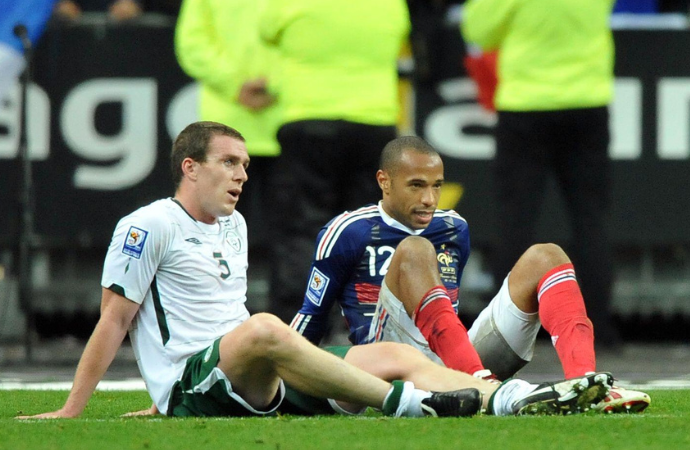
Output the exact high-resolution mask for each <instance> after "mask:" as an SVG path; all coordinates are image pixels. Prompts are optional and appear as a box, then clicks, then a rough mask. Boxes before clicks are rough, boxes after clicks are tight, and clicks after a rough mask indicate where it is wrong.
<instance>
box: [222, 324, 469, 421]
mask: <svg viewBox="0 0 690 450" xmlns="http://www.w3.org/2000/svg"><path fill="white" fill-rule="evenodd" d="M218 368H219V369H221V370H222V372H223V373H224V374H225V375H226V376H227V378H228V380H229V383H231V384H232V386H233V390H234V391H235V392H237V394H238V395H241V396H242V398H244V399H245V400H246V401H247V402H248V403H249V404H250V405H252V406H254V407H259V408H263V407H266V406H268V405H270V404H271V402H272V401H273V399H274V398H275V396H276V393H277V392H278V389H279V387H280V385H281V380H284V381H285V382H286V383H287V384H289V385H290V386H292V387H293V388H294V389H296V390H297V391H300V392H303V393H305V394H307V395H311V396H314V397H320V398H333V399H337V400H341V401H344V402H348V403H351V404H357V405H362V406H371V407H374V408H378V409H381V410H382V411H383V412H384V414H387V415H396V416H410V417H420V416H424V415H427V414H432V415H459V414H461V413H462V409H461V406H462V404H461V402H460V400H461V398H460V396H459V395H458V394H451V395H450V397H451V398H452V399H451V400H452V401H451V402H450V403H449V404H448V403H443V402H441V401H440V400H439V398H438V395H436V394H432V393H430V392H428V391H423V390H419V389H416V388H415V387H414V385H413V383H411V382H404V383H403V382H402V381H399V382H393V383H392V385H391V384H390V383H388V382H386V381H384V380H382V379H380V378H377V377H375V376H373V375H371V374H369V373H367V372H365V371H363V370H361V369H359V368H357V367H355V366H353V365H351V364H348V363H347V362H345V361H343V360H342V359H340V358H338V357H337V356H335V355H332V354H330V353H328V352H325V351H324V350H322V349H320V348H318V347H316V346H314V345H313V344H311V343H310V342H309V341H307V340H306V339H305V338H304V337H303V336H301V335H300V334H299V333H297V332H296V331H294V330H293V329H291V328H290V327H289V326H287V325H285V324H284V323H283V322H281V321H280V320H279V319H278V318H277V317H275V316H272V315H270V314H257V315H255V316H252V317H251V318H250V319H248V320H247V321H245V322H244V323H243V324H242V325H240V326H239V327H237V328H236V329H235V330H233V331H231V332H230V333H228V334H227V335H225V336H224V337H223V338H222V339H221V341H220V360H219V362H218Z"/></svg>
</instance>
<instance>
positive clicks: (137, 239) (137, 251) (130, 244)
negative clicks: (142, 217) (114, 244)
mask: <svg viewBox="0 0 690 450" xmlns="http://www.w3.org/2000/svg"><path fill="white" fill-rule="evenodd" d="M148 235H149V232H148V231H146V230H142V229H141V228H137V227H129V231H128V232H127V236H125V245H124V246H123V247H122V253H124V254H125V255H128V256H132V257H134V258H136V259H141V253H142V252H143V251H144V244H145V243H146V237H147V236H148Z"/></svg>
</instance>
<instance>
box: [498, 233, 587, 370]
mask: <svg viewBox="0 0 690 450" xmlns="http://www.w3.org/2000/svg"><path fill="white" fill-rule="evenodd" d="M508 289H509V293H510V298H511V299H512V301H513V302H514V303H515V305H516V306H517V308H518V309H519V310H520V311H522V312H524V313H527V314H532V313H535V312H537V313H538V314H539V319H540V320H541V323H542V325H543V327H544V329H546V331H547V332H548V333H549V334H550V335H551V339H552V342H553V345H554V347H555V348H556V352H557V353H558V357H559V359H560V361H561V364H562V366H563V372H564V373H565V376H566V378H570V377H576V376H582V375H584V374H585V373H587V372H592V371H594V370H595V366H596V358H595V355H594V330H593V327H592V323H591V322H590V320H589V318H588V317H587V311H586V309H585V303H584V299H583V298H582V293H581V292H580V287H579V285H578V283H577V279H576V278H575V270H574V268H573V265H572V263H571V262H570V259H569V258H568V256H567V255H566V254H565V252H564V251H563V249H561V248H560V247H559V246H557V245H555V244H537V245H533V246H531V247H530V248H529V249H528V250H527V251H526V252H525V253H524V254H523V255H522V256H521V257H520V259H519V260H518V261H517V263H516V264H515V266H514V267H513V270H512V271H511V272H510V275H509V276H508Z"/></svg>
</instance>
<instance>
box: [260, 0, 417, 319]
mask: <svg viewBox="0 0 690 450" xmlns="http://www.w3.org/2000/svg"><path fill="white" fill-rule="evenodd" d="M409 30H410V19H409V12H408V10H407V5H406V2H405V0H376V1H371V0H347V1H345V0H328V1H324V0H265V9H264V11H263V13H262V14H261V17H260V19H259V31H260V35H261V37H262V38H263V40H264V41H265V42H266V43H267V44H268V45H271V46H273V48H275V49H276V50H277V51H278V52H279V57H280V66H281V74H280V78H279V80H278V82H277V86H278V88H277V89H278V95H279V97H280V101H281V104H282V107H283V123H282V125H281V127H280V129H279V131H278V141H279V142H280V146H281V156H280V157H279V161H278V166H279V167H280V171H279V174H278V175H277V176H276V177H275V178H274V179H273V182H274V183H275V184H274V188H273V190H274V191H275V192H276V193H278V194H279V196H280V198H279V200H278V201H277V202H276V203H275V204H274V205H273V210H272V215H273V217H274V218H275V219H276V220H275V221H274V223H273V225H272V227H271V230H272V232H273V235H272V239H273V249H274V252H273V254H272V257H273V261H274V263H275V264H274V267H273V270H272V279H271V294H270V298H271V302H272V304H271V308H270V311H271V312H272V313H274V314H276V315H278V316H279V317H281V318H283V320H286V321H289V320H290V319H291V318H292V317H293V316H294V313H295V311H297V310H298V309H299V307H300V305H302V300H303V298H304V287H305V285H306V283H307V278H308V272H309V266H310V261H311V257H312V252H313V244H314V241H315V239H316V236H317V234H318V231H319V229H320V228H321V227H322V226H324V225H325V224H326V223H327V222H328V221H329V220H330V219H331V217H333V216H334V215H336V214H338V213H340V212H342V211H343V210H347V209H355V208H357V207H359V206H361V204H362V203H367V202H376V201H378V198H379V194H380V191H379V187H378V185H377V184H376V181H375V177H374V175H375V174H376V171H377V169H378V160H379V155H380V153H381V149H382V148H383V147H384V146H385V145H386V143H388V142H389V141H391V140H392V139H394V138H395V137H396V135H397V129H396V123H397V119H398V108H399V105H398V96H397V93H398V91H397V89H398V73H397V59H398V56H399V54H400V51H401V48H402V46H403V44H404V43H405V42H406V39H407V36H408V34H409Z"/></svg>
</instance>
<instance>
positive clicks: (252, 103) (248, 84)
mask: <svg viewBox="0 0 690 450" xmlns="http://www.w3.org/2000/svg"><path fill="white" fill-rule="evenodd" d="M237 101H238V102H239V103H240V104H241V105H242V106H244V107H246V108H247V109H250V110H252V111H259V110H262V109H264V108H267V107H268V106H271V105H272V104H273V103H274V102H275V101H276V98H275V96H273V95H271V94H270V93H269V92H268V90H267V82H266V78H256V79H254V80H248V81H245V82H244V83H243V84H242V87H240V92H239V94H238V96H237Z"/></svg>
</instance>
